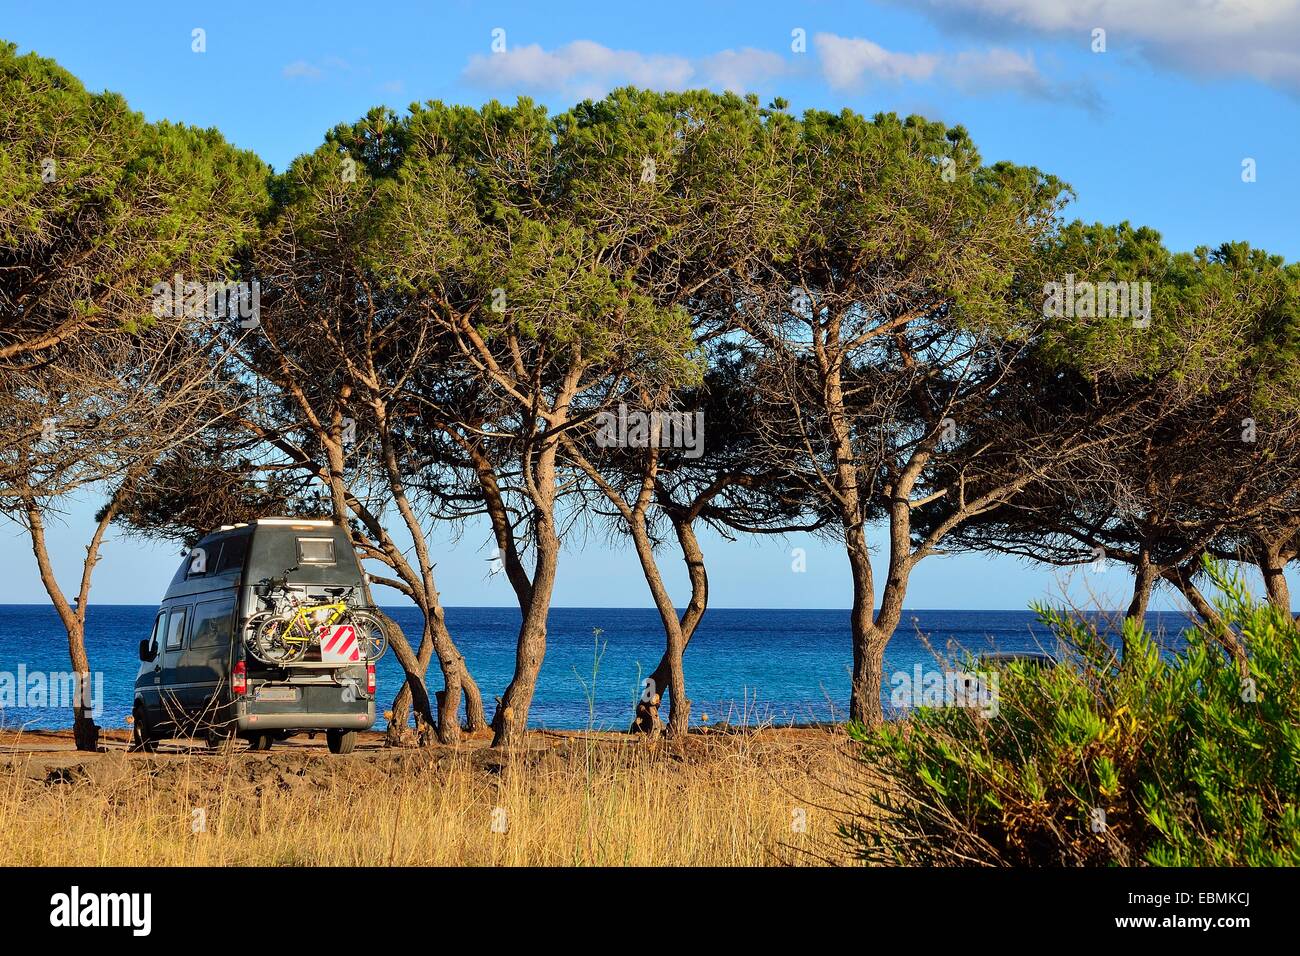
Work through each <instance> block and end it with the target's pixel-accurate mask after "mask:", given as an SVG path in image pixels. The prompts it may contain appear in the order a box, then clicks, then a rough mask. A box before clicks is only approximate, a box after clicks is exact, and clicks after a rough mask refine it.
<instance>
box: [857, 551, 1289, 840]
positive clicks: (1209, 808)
mask: <svg viewBox="0 0 1300 956" xmlns="http://www.w3.org/2000/svg"><path fill="white" fill-rule="evenodd" d="M1207 570H1208V571H1209V573H1210V575H1211V577H1212V579H1213V580H1214V583H1215V584H1216V585H1217V586H1218V587H1219V588H1220V590H1222V591H1223V594H1224V596H1223V598H1222V599H1221V600H1220V602H1219V610H1220V612H1221V614H1222V615H1223V620H1224V622H1226V623H1227V624H1228V625H1229V626H1231V627H1233V628H1234V629H1235V630H1236V631H1237V633H1238V634H1239V635H1240V637H1241V638H1242V640H1243V642H1244V644H1245V645H1246V647H1247V648H1248V653H1249V665H1248V666H1249V674H1248V676H1243V672H1242V670H1241V669H1240V667H1239V665H1238V664H1236V663H1234V662H1233V661H1232V659H1231V658H1230V657H1229V656H1228V655H1227V654H1225V653H1224V652H1223V650H1222V649H1221V646H1220V645H1219V644H1218V643H1217V642H1216V641H1215V640H1214V637H1213V634H1212V633H1211V631H1210V630H1209V629H1208V628H1206V627H1204V626H1202V627H1199V628H1197V629H1195V630H1194V631H1192V632H1190V633H1189V634H1188V635H1187V636H1188V646H1187V648H1186V649H1185V650H1184V651H1182V652H1181V653H1178V654H1176V655H1170V654H1168V653H1166V654H1165V655H1164V656H1163V657H1162V655H1161V654H1160V653H1159V649H1158V647H1157V645H1156V642H1155V640H1154V638H1153V636H1152V635H1151V634H1149V633H1147V632H1145V631H1144V630H1142V628H1141V627H1139V626H1136V625H1134V624H1132V623H1126V624H1125V637H1126V642H1125V643H1126V645H1127V646H1128V647H1129V648H1130V651H1129V654H1128V659H1127V660H1126V661H1124V663H1123V665H1122V666H1121V665H1120V663H1119V661H1118V660H1117V659H1116V656H1115V654H1114V653H1113V652H1112V650H1111V649H1110V647H1109V646H1108V645H1107V644H1106V642H1105V641H1104V640H1102V639H1101V638H1100V637H1099V635H1098V633H1097V630H1096V627H1095V625H1094V624H1093V623H1091V622H1090V621H1089V620H1087V619H1085V618H1082V617H1080V616H1078V615H1073V614H1066V613H1064V612H1061V611H1052V610H1048V609H1046V608H1041V607H1039V608H1036V610H1037V611H1038V613H1039V615H1040V617H1041V619H1042V621H1043V623H1044V624H1045V625H1047V626H1048V627H1049V628H1050V629H1051V630H1052V631H1053V632H1054V634H1055V635H1056V636H1057V637H1058V638H1059V639H1060V641H1061V644H1062V647H1063V649H1064V651H1065V653H1064V654H1063V655H1062V663H1059V664H1057V665H1056V666H1047V667H1043V666H1035V665H1032V664H1026V663H1021V662H1016V663H1013V664H1010V665H1008V666H1006V667H1004V668H1002V669H1000V671H999V673H998V682H997V690H998V696H997V698H996V699H997V704H998V706H997V711H998V712H997V715H996V716H994V717H991V718H986V717H983V716H981V715H980V711H979V710H977V709H969V708H965V707H952V706H949V707H930V708H920V709H918V710H917V711H915V712H914V714H913V715H912V716H911V717H910V718H909V719H908V720H905V721H900V722H897V723H892V724H887V725H885V726H883V727H881V728H879V729H878V730H875V731H869V730H866V729H865V728H862V727H854V728H852V729H851V733H852V735H853V738H854V740H855V741H856V743H855V744H854V747H855V749H856V751H857V754H856V755H857V756H858V757H859V758H860V759H861V762H862V763H861V766H862V768H863V771H864V773H866V774H867V777H868V781H867V783H868V785H867V786H866V787H865V788H864V789H863V791H862V792H863V793H864V795H865V796H866V802H865V803H863V804H859V810H858V811H857V812H855V813H854V814H852V815H851V816H850V817H848V818H847V819H846V820H845V821H844V822H843V823H842V824H841V826H840V835H841V837H842V838H843V839H845V840H846V841H848V842H849V843H850V844H851V846H852V849H853V851H854V852H855V853H856V854H857V855H858V856H860V857H861V858H863V859H865V860H867V861H871V862H887V863H903V864H911V865H1016V866H1076V865H1104V864H1121V865H1136V864H1141V863H1147V864H1155V865H1167V866H1201V865H1204V866H1270V865H1295V864H1297V863H1300V688H1298V687H1297V682H1298V681H1300V629H1297V626H1296V622H1295V621H1294V620H1292V619H1291V617H1290V615H1288V614H1287V613H1285V612H1283V611H1278V610H1276V609H1274V608H1272V607H1270V606H1269V605H1267V604H1256V603H1255V602H1254V600H1253V598H1252V597H1251V596H1250V594H1249V593H1248V592H1247V591H1246V589H1245V588H1244V586H1243V585H1242V582H1241V580H1240V579H1239V578H1237V577H1235V576H1232V577H1229V576H1228V575H1227V573H1226V572H1225V571H1224V569H1223V568H1222V567H1220V566H1216V565H1210V564H1207Z"/></svg>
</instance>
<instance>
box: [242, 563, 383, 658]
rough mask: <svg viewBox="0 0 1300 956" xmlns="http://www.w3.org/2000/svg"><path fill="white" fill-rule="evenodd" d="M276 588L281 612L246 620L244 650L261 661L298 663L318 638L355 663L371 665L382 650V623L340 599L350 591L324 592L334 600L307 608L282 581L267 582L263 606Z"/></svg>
mask: <svg viewBox="0 0 1300 956" xmlns="http://www.w3.org/2000/svg"><path fill="white" fill-rule="evenodd" d="M277 590H278V591H281V592H283V593H284V595H285V598H284V599H283V600H282V601H281V602H279V603H280V605H281V609H280V610H278V611H263V612H262V613H261V614H257V615H254V617H253V618H251V619H250V620H249V622H248V624H249V628H250V630H251V631H252V635H251V640H250V641H249V642H248V645H247V646H248V650H249V652H250V653H251V654H252V655H253V656H254V657H256V658H257V659H258V660H260V661H262V662H263V663H266V664H273V665H277V666H282V665H285V664H296V663H299V662H302V661H304V660H306V659H307V657H308V655H309V653H310V651H311V649H312V648H313V647H320V646H321V639H322V637H324V638H325V640H326V641H327V643H328V642H331V641H333V642H335V643H336V644H337V645H338V646H336V647H334V646H331V647H329V648H328V649H329V650H331V651H333V652H335V653H336V654H338V655H339V656H340V657H341V658H342V659H343V660H347V659H349V658H350V657H354V658H355V660H356V661H357V663H374V662H375V661H377V660H379V658H380V657H382V656H383V654H384V651H386V650H387V649H388V631H387V629H386V628H385V627H384V625H383V622H382V621H380V620H379V618H377V617H376V616H375V615H373V614H371V613H370V612H369V611H364V610H359V609H357V608H355V607H353V606H352V604H351V603H349V602H348V601H347V600H345V599H344V598H343V597H342V596H341V595H343V594H344V593H345V592H347V591H349V590H355V588H326V589H325V590H326V591H327V592H330V593H331V594H332V595H333V596H334V597H335V598H336V600H334V601H329V602H326V603H323V604H307V603H305V602H303V600H302V599H301V598H300V597H299V596H298V595H297V594H296V593H295V592H294V591H293V590H292V589H290V588H289V587H288V585H287V584H285V583H284V582H283V581H273V582H271V584H270V585H269V587H268V594H267V596H266V599H267V601H268V603H272V602H273V598H272V597H271V592H274V591H277ZM339 624H343V625H348V626H349V627H350V628H351V631H350V632H349V631H346V630H340V629H338V628H336V627H335V625H339ZM353 641H355V646H356V652H355V655H353V653H352V650H353V649H352V642H353Z"/></svg>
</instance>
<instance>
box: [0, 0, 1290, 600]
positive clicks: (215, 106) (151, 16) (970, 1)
mask: <svg viewBox="0 0 1300 956" xmlns="http://www.w3.org/2000/svg"><path fill="white" fill-rule="evenodd" d="M195 30H201V31H203V32H202V39H203V41H204V45H205V47H206V49H205V50H204V51H203V52H196V51H195V50H194V47H195V45H196V40H195V33H194V31H195ZM1097 30H1103V31H1104V46H1105V49H1104V52H1101V51H1096V52H1095V51H1094V47H1095V46H1098V45H1099V39H1100V35H1099V34H1097V33H1096V31H1097ZM495 31H503V32H495ZM0 39H5V40H10V41H13V42H16V43H17V44H18V45H19V47H20V50H21V51H23V52H26V51H29V50H34V51H36V52H38V53H40V54H41V55H44V56H49V57H53V58H54V59H56V60H58V61H59V62H60V63H61V64H62V65H63V66H65V67H66V68H68V69H69V70H71V71H72V72H73V73H75V74H76V75H77V76H78V77H80V78H81V79H82V81H83V82H84V83H85V84H86V85H87V86H88V87H90V88H92V89H111V90H115V91H117V92H120V93H122V94H123V95H125V96H126V98H127V100H128V101H129V102H130V103H131V105H132V106H133V107H134V108H135V109H137V110H140V111H141V112H143V113H144V114H145V116H146V117H147V118H149V119H164V118H165V119H170V120H177V121H184V122H186V123H191V124H195V125H200V126H216V127H218V128H219V129H221V130H222V132H223V133H224V134H225V135H226V137H227V138H228V139H229V140H231V141H232V142H234V143H235V144H237V145H239V146H241V147H244V148H247V149H251V150H254V151H255V152H257V153H258V154H259V155H261V156H262V157H263V158H264V159H266V160H267V161H268V162H270V163H271V164H272V165H274V166H275V167H276V168H277V169H283V168H284V167H285V166H286V165H287V164H288V163H289V161H290V160H292V158H293V157H294V156H296V155H297V154H298V153H300V152H304V151H307V150H310V149H312V148H314V147H315V146H316V145H318V144H319V143H320V141H321V139H322V136H323V134H324V133H325V131H326V130H327V129H329V128H330V127H331V126H332V125H334V124H336V123H339V122H345V121H350V120H352V119H355V118H356V117H358V116H360V115H361V114H362V113H364V112H365V111H366V110H367V109H368V108H369V107H371V106H373V105H376V104H380V103H383V104H387V105H389V106H391V107H393V108H395V109H397V110H399V111H401V110H403V109H404V108H405V106H406V105H407V104H408V103H410V102H412V101H417V100H426V99H442V100H446V101H449V102H458V103H469V104H479V103H482V102H484V101H486V100H488V99H491V98H497V99H501V100H505V101H512V100H513V99H514V98H515V97H516V96H518V95H529V96H532V97H533V98H534V99H537V100H539V101H541V102H543V103H546V104H547V105H548V106H550V107H551V108H553V109H563V108H564V107H566V106H568V105H570V104H571V103H573V102H574V101H576V100H578V99H581V98H583V97H585V96H598V95H600V94H602V93H603V92H605V91H606V90H608V89H610V88H612V87H614V86H619V85H623V84H625V83H636V84H638V85H643V86H650V87H657V88H669V87H671V88H682V87H690V86H709V87H712V88H718V89H720V88H731V89H738V90H744V91H754V92H757V93H758V94H759V95H760V96H762V97H763V98H764V99H765V100H767V99H770V98H771V97H772V96H783V97H785V98H786V99H788V100H790V102H791V106H792V108H793V109H794V110H796V111H799V110H803V109H806V108H811V107H816V108H822V109H840V108H845V107H847V108H850V109H854V110H857V111H860V112H863V113H867V114H871V113H875V112H877V111H895V112H899V113H903V114H906V113H913V112H915V113H921V114H923V115H925V116H927V117H929V118H931V119H936V120H942V121H944V122H946V123H950V124H957V123H960V124H962V125H964V126H965V127H967V128H968V129H969V130H970V131H971V133H972V135H973V137H974V139H975V142H976V143H977V144H979V147H980V149H981V152H982V153H983V155H984V158H985V160H986V161H993V160H997V159H1008V160H1012V161H1015V162H1017V163H1022V164H1032V165H1036V166H1038V167H1040V168H1042V169H1044V170H1047V171H1049V172H1052V173H1055V174H1056V175H1058V176H1060V177H1061V178H1063V179H1064V180H1066V181H1067V182H1069V183H1070V184H1071V185H1072V186H1073V187H1074V188H1075V190H1076V192H1077V193H1078V200H1077V202H1076V203H1075V204H1074V206H1073V207H1072V208H1071V209H1070V210H1069V211H1068V214H1069V215H1072V216H1077V217H1080V218H1083V219H1087V220H1102V221H1108V222H1114V221H1119V220H1124V219H1127V220H1130V221H1133V222H1135V223H1141V224H1145V225H1149V226H1152V227H1154V228H1156V229H1157V230H1159V231H1160V232H1161V233H1162V234H1163V235H1164V237H1165V240H1166V242H1167V243H1168V244H1169V245H1170V246H1171V247H1173V248H1175V249H1190V248H1192V247H1194V246H1197V245H1200V244H1218V243H1220V242H1224V241H1228V240H1247V241H1249V242H1251V243H1252V244H1255V245H1258V246H1262V247H1264V248H1267V249H1269V250H1271V251H1273V252H1276V253H1280V254H1282V255H1284V256H1285V257H1286V258H1287V259H1288V260H1292V261H1294V260H1296V259H1297V258H1300V231H1298V230H1297V229H1296V224H1297V221H1298V220H1300V185H1298V184H1297V180H1296V153H1297V147H1298V146H1300V0H1286V2H1281V0H1235V2H1233V3H1231V4H1228V3H1213V2H1211V3H1204V4H1196V5H1191V4H1187V3H1186V2H1184V0H1127V2H1124V0H1091V2H1088V3H1073V4H1071V3H1068V2H1063V0H918V2H914V3H908V4H903V3H898V4H894V3H866V2H857V3H838V2H815V3H802V4H801V3H794V2H785V0H783V2H779V3H776V2H765V0H749V2H744V3H737V2H715V3H702V2H694V3H681V2H676V0H661V2H657V3H653V4H608V3H606V4H576V3H561V2H553V3H469V2H450V3H443V4H432V3H430V4H420V3H406V2H387V3H384V4H382V5H380V4H376V5H366V4H358V3H355V2H353V3H346V4H344V3H331V2H316V3H312V4H302V5H299V4H269V3H267V4H256V5H255V4H249V3H240V2H223V3H220V4H216V3H192V4H185V5H181V4H162V3H157V4H155V3H137V4H131V5H129V6H128V5H116V7H115V6H113V5H107V4H102V3H98V4H96V3H80V2H67V0H65V2H61V3H59V4H57V5H52V4H49V3H48V2H34V3H28V2H13V0H0ZM494 41H495V47H496V49H495V50H494ZM503 45H504V49H502V46H503ZM0 108H3V104H0ZM1247 160H1252V161H1253V163H1252V164H1250V165H1251V166H1252V167H1253V169H1254V173H1255V175H1254V181H1250V182H1247V181H1243V163H1245V162H1246V161H1247ZM91 511H93V506H92V505H91V504H89V503H78V504H75V505H73V506H72V507H71V508H70V509H69V511H68V514H67V516H66V522H65V523H64V524H63V525H62V526H61V527H58V528H56V530H55V533H54V547H55V560H56V563H57V564H58V566H59V568H60V569H61V571H62V572H63V573H64V574H66V575H68V576H71V575H72V574H73V573H74V572H75V570H76V565H77V564H78V563H79V561H80V556H81V554H82V553H83V552H82V548H83V545H82V543H81V542H82V541H84V539H85V537H86V536H87V535H88V533H89V532H88V530H87V523H88V519H89V515H90V512H91ZM0 534H3V535H4V536H5V537H6V538H8V539H9V541H10V542H11V546H10V547H7V548H5V549H3V551H2V552H0V603H5V602H41V601H43V600H44V594H43V592H42V591H41V589H40V585H39V581H38V579H37V577H36V573H35V569H34V562H33V561H32V559H31V556H30V553H29V552H28V551H27V550H25V543H24V539H23V538H22V537H21V536H20V534H19V533H18V531H17V529H15V528H13V527H7V528H5V529H3V531H0ZM485 537H486V536H485V534H484V533H483V532H482V531H481V530H480V529H477V528H469V529H465V530H464V531H463V533H462V534H461V535H460V536H459V538H458V539H457V540H451V538H450V537H449V536H447V537H446V539H445V540H443V541H442V542H440V546H441V550H442V554H443V559H442V561H441V563H440V567H439V572H440V585H441V587H442V590H443V592H444V599H445V600H446V602H447V603H449V604H454V605H460V604H467V605H477V604H508V603H510V595H509V593H508V589H507V587H506V586H505V583H504V581H502V580H501V578H500V576H498V577H496V578H489V577H488V576H487V574H486V568H487V567H488V562H487V558H488V556H489V551H487V550H485V549H484V547H483V546H484V540H485ZM708 544H709V548H708V554H707V556H708V558H709V564H710V569H711V581H712V585H713V600H714V603H715V604H717V605H719V606H753V607H762V606H793V607H843V606H847V604H848V577H847V573H846V571H845V569H844V566H843V565H844V560H843V558H842V557H841V556H840V555H839V554H838V553H837V551H836V550H835V549H834V548H833V547H826V546H823V545H820V544H818V543H816V542H811V541H807V540H802V539H796V538H792V539H790V540H787V541H775V540H768V541H759V542H744V541H742V542H738V543H724V542H720V541H717V540H714V541H711V542H708ZM795 547H803V548H805V549H806V551H807V556H808V558H807V561H808V570H807V571H806V572H804V573H795V572H793V571H792V570H791V563H792V559H791V556H790V551H791V549H792V548H795ZM105 557H106V560H105V562H104V563H103V564H101V565H100V568H99V570H98V572H97V578H96V582H97V583H96V587H95V591H94V597H95V600H97V601H104V602H114V603H149V602H151V601H153V600H155V599H156V597H157V595H158V592H159V591H160V590H161V588H162V587H163V585H164V583H165V580H166V578H167V577H168V576H169V575H170V573H171V570H172V569H173V567H174V564H175V560H176V555H175V549H174V548H172V547H169V546H164V547H151V546H148V545H142V544H139V543H137V542H131V541H123V540H120V539H113V540H111V541H110V542H109V544H108V545H107V549H106V554H105ZM674 580H675V581H676V583H677V584H678V585H679V593H680V585H681V583H682V582H683V580H684V577H683V576H682V575H680V574H679V575H675V576H674ZM1127 586H1128V582H1127V577H1126V575H1124V573H1123V571H1122V570H1120V569H1118V568H1112V569H1110V570H1108V571H1106V572H1104V573H1101V574H1076V575H1075V578H1074V580H1073V583H1070V584H1067V583H1066V582H1064V581H1063V580H1062V579H1061V575H1060V573H1059V572H1057V571H1054V570H1051V569H1042V568H1034V567H1027V566H1025V565H1023V564H1021V563H1019V562H1016V561H1012V560H1009V559H1007V560H992V559H986V558H980V557H973V556H958V557H952V558H942V559H929V560H927V561H926V562H924V563H922V564H921V565H920V567H919V568H918V570H917V572H916V574H915V576H914V579H913V587H912V589H911V591H910V593H909V602H908V603H909V605H910V606H912V607H915V608H942V607H969V608H1016V607H1023V606H1025V604H1026V603H1027V602H1028V601H1030V600H1032V599H1034V598H1039V597H1050V596H1052V595H1054V594H1059V593H1060V591H1061V590H1062V589H1063V588H1064V587H1068V588H1069V590H1070V592H1071V593H1072V594H1075V595H1076V596H1081V595H1084V594H1086V593H1087V592H1088V591H1096V592H1098V593H1100V594H1101V595H1102V596H1103V597H1105V596H1107V595H1113V596H1114V600H1115V601H1116V602H1118V601H1119V598H1120V596H1121V595H1123V593H1124V592H1125V590H1126V588H1127ZM556 603H557V604H562V605H613V606H638V605H645V604H648V601H647V599H646V596H645V585H644V582H643V581H642V579H641V576H640V574H639V571H638V570H637V567H636V564H635V561H634V560H633V559H632V557H631V555H630V554H629V553H627V552H626V551H625V550H616V551H611V550H610V549H608V548H606V547H605V546H603V545H602V544H599V543H597V542H595V541H589V542H587V543H586V544H585V545H584V546H583V547H581V548H579V547H577V546H575V547H573V548H572V549H571V551H570V553H568V554H566V556H565V565H564V567H563V568H562V573H561V575H560V583H559V586H558V589H557V600H556Z"/></svg>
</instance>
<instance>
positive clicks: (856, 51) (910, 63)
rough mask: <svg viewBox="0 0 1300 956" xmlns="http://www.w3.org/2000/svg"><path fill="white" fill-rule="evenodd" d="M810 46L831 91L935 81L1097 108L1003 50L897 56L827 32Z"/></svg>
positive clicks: (1081, 91) (1087, 94) (1085, 93)
mask: <svg viewBox="0 0 1300 956" xmlns="http://www.w3.org/2000/svg"><path fill="white" fill-rule="evenodd" d="M813 46H814V48H815V49H816V51H817V56H818V59H819V61H820V64H821V69H822V75H823V76H824V77H825V78H826V82H827V83H828V84H829V85H830V86H831V87H832V88H833V89H837V90H854V89H860V88H861V87H863V86H865V85H867V84H868V83H870V82H872V81H875V82H893V83H900V82H905V81H910V82H925V81H929V80H941V81H945V82H947V83H950V84H951V85H952V86H954V87H955V88H957V89H958V90H961V91H962V92H964V93H970V94H981V93H991V92H998V91H1000V90H1010V91H1013V92H1017V93H1020V94H1022V95H1024V96H1029V97H1033V98H1037V99H1048V100H1057V101H1062V102H1072V103H1075V104H1076V105H1079V106H1083V107H1085V108H1086V109H1090V110H1092V109H1096V108H1097V107H1098V101H1097V98H1096V96H1095V95H1094V94H1093V93H1092V91H1091V89H1090V88H1088V87H1083V86H1070V85H1063V84H1059V83H1054V82H1053V81H1051V80H1049V79H1048V78H1047V77H1045V76H1044V75H1043V74H1042V73H1041V72H1040V71H1039V69H1038V66H1037V65H1036V64H1035V62H1034V58H1033V55H1032V54H1028V53H1017V52H1016V51H1014V50H1008V49H1005V48H1003V47H993V48H990V49H987V50H975V51H964V52H960V53H899V52H895V51H892V50H887V49H885V48H884V47H882V46H881V45H880V44H878V43H875V42H873V41H871V40H866V39H863V38H861V37H841V36H836V35H835V34H833V33H818V34H817V35H816V36H814V37H813Z"/></svg>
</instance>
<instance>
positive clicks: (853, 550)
mask: <svg viewBox="0 0 1300 956" xmlns="http://www.w3.org/2000/svg"><path fill="white" fill-rule="evenodd" d="M844 544H845V549H846V552H847V554H848V558H849V572H850V574H851V575H852V578H853V606H852V609H851V610H850V612H849V628H850V631H851V633H852V639H853V676H852V685H851V687H850V688H849V720H851V721H854V722H855V723H859V724H864V725H866V726H868V727H874V726H878V725H879V724H880V723H881V722H882V721H883V720H884V719H885V715H884V711H883V709H882V707H881V704H880V692H881V685H882V679H883V670H884V654H885V645H884V642H882V641H881V640H880V636H879V635H878V634H877V633H876V624H875V619H874V617H873V615H874V613H875V607H874V604H875V601H874V598H875V585H874V582H873V580H872V572H871V553H870V551H869V550H868V549H867V538H866V533H865V530H864V529H863V527H862V524H861V523H860V522H859V523H856V524H854V525H852V526H849V527H846V528H845V529H844ZM885 640H886V641H887V640H888V638H886V639H885Z"/></svg>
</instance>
